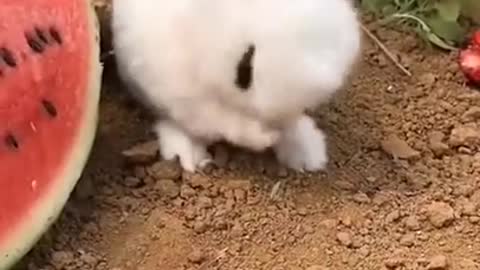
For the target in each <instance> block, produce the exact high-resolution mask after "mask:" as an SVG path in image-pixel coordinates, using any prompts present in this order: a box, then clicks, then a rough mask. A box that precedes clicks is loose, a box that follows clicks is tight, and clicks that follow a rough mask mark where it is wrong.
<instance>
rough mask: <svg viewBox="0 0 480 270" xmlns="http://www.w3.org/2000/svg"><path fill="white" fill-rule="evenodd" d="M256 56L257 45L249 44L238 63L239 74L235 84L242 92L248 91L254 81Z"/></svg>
mask: <svg viewBox="0 0 480 270" xmlns="http://www.w3.org/2000/svg"><path fill="white" fill-rule="evenodd" d="M254 56H255V45H252V44H251V45H249V46H248V48H247V50H246V51H245V53H244V54H243V56H242V58H241V59H240V61H239V62H238V64H237V76H236V79H235V84H236V85H237V86H238V88H240V90H241V91H242V92H245V91H247V90H248V89H249V88H250V86H251V85H252V81H253V65H252V61H253V57H254Z"/></svg>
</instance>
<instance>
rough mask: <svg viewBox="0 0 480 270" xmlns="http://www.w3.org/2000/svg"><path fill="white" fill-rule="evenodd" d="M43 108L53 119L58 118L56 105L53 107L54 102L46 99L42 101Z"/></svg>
mask: <svg viewBox="0 0 480 270" xmlns="http://www.w3.org/2000/svg"><path fill="white" fill-rule="evenodd" d="M42 106H43V108H44V109H45V111H46V112H47V113H48V115H50V116H51V117H52V118H55V117H57V115H58V112H57V108H55V105H53V103H52V102H50V101H48V100H45V99H44V100H42Z"/></svg>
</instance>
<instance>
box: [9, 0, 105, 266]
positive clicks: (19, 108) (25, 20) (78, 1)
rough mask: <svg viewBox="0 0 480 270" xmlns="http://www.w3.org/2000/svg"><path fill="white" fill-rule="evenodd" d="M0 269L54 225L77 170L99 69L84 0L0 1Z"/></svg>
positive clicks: (93, 117) (89, 130) (91, 127)
mask: <svg viewBox="0 0 480 270" xmlns="http://www.w3.org/2000/svg"><path fill="white" fill-rule="evenodd" d="M0 7H1V8H0V269H8V268H9V267H11V266H12V265H13V264H14V263H15V262H16V261H17V260H19V259H20V258H21V257H22V256H23V255H24V254H26V253H27V252H28V251H29V249H30V248H31V247H32V246H33V245H34V244H35V242H36V241H37V240H38V239H39V238H40V236H41V235H42V234H43V233H44V232H45V231H46V230H47V229H48V228H49V226H50V225H51V224H52V223H53V222H54V221H55V219H56V218H57V216H58V215H59V213H60V212H61V210H62V209H63V206H64V204H65V203H66V201H67V199H68V197H69V195H70V193H71V192H72V190H73V188H74V186H75V184H76V182H77V180H78V179H79V177H80V174H81V173H82V170H83V169H84V166H85V163H86V160H87V158H88V155H89V153H90V149H91V147H92V143H93V140H94V136H95V131H96V126H97V110H98V102H99V95H100V81H101V74H102V66H101V64H100V61H99V57H100V56H99V53H100V52H99V36H98V25H97V18H96V15H95V13H94V10H93V7H92V6H91V3H90V2H89V1H88V0H35V1H31V0H0Z"/></svg>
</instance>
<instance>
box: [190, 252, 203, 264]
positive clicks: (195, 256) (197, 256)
mask: <svg viewBox="0 0 480 270" xmlns="http://www.w3.org/2000/svg"><path fill="white" fill-rule="evenodd" d="M205 259H206V256H205V254H204V253H203V252H202V251H200V250H198V249H196V250H194V251H193V252H192V253H190V254H189V255H188V260H189V261H190V262H191V263H195V264H200V263H202V262H203V261H205Z"/></svg>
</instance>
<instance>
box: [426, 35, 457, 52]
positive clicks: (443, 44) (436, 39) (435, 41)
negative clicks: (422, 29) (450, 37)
mask: <svg viewBox="0 0 480 270" xmlns="http://www.w3.org/2000/svg"><path fill="white" fill-rule="evenodd" d="M425 35H426V37H427V39H428V40H429V41H430V42H432V43H433V44H435V45H437V46H438V47H440V48H442V49H445V50H449V51H454V50H456V48H455V47H453V46H451V45H449V44H447V43H446V42H445V41H443V40H442V39H441V38H439V37H438V36H437V35H435V34H434V33H432V32H426V33H425Z"/></svg>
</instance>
